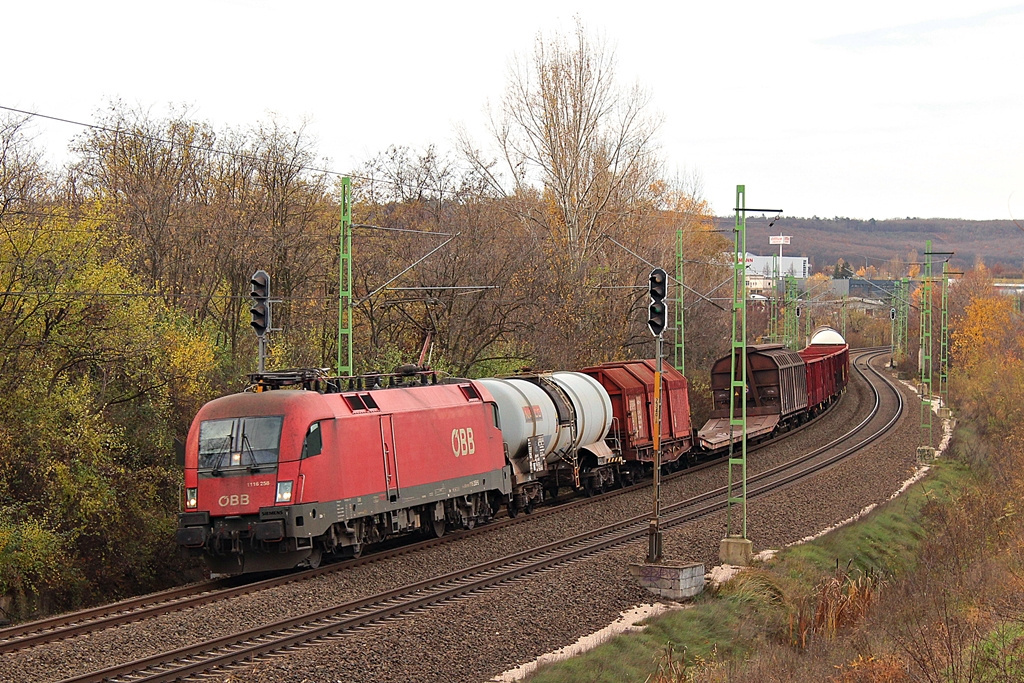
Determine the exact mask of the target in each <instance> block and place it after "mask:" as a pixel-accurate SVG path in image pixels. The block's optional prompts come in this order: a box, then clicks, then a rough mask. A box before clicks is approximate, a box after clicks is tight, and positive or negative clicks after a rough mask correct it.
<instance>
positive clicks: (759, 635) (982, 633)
mask: <svg viewBox="0 0 1024 683" xmlns="http://www.w3.org/2000/svg"><path fill="white" fill-rule="evenodd" d="M999 446H1000V448H998V449H996V448H988V447H986V444H985V443H984V441H983V440H982V439H981V438H980V437H979V436H978V435H977V434H975V433H974V432H972V431H970V430H967V429H963V428H961V429H959V430H958V431H957V433H956V435H955V437H954V440H953V443H952V446H951V448H950V450H949V454H948V458H947V459H944V460H940V461H938V462H937V463H936V464H935V467H934V468H933V469H932V471H931V472H930V473H929V475H928V476H927V477H926V478H925V479H923V480H921V481H919V482H917V483H916V484H914V485H913V486H912V487H911V488H910V489H909V490H908V491H907V492H906V493H905V494H903V495H901V496H900V497H898V498H896V499H894V500H892V501H890V502H889V503H888V504H886V505H884V506H882V507H880V508H878V509H876V510H874V511H872V513H871V514H869V515H868V516H866V517H864V518H863V519H862V520H860V521H858V522H856V523H854V524H851V525H849V526H847V527H844V528H842V529H839V530H837V531H834V532H832V533H830V534H827V535H825V536H823V537H821V538H819V539H817V540H815V541H812V542H810V543H806V544H803V545H799V546H793V547H790V548H787V549H785V550H784V551H782V552H781V553H779V555H778V556H776V558H775V559H773V560H772V561H770V562H767V563H763V564H759V565H758V566H756V567H754V568H752V569H751V570H748V571H746V572H743V573H741V574H740V575H738V576H737V577H736V578H734V579H733V580H731V581H729V582H727V583H726V584H724V585H723V586H722V587H721V588H720V589H718V590H717V591H714V592H710V591H709V592H707V593H705V594H704V595H703V596H701V597H699V598H698V599H697V601H696V602H695V604H694V605H693V606H692V608H691V609H686V610H681V611H677V612H673V613H671V614H668V615H665V616H663V617H660V618H657V619H655V620H653V621H652V622H651V624H650V625H649V627H648V628H647V629H646V631H644V632H643V633H640V634H630V635H623V636H619V637H617V638H615V639H613V640H612V641H610V642H608V643H607V644H605V645H603V646H601V647H599V648H597V649H595V650H593V651H591V652H590V653H587V654H586V655H583V656H581V657H578V658H575V659H572V660H568V661H565V662H561V663H558V664H555V665H550V666H547V667H544V668H542V669H541V670H540V671H539V672H538V673H537V674H535V675H534V676H533V677H531V678H530V679H529V680H530V681H531V682H532V683H553V682H563V681H615V682H621V681H658V682H668V681H671V682H675V681H737V682H740V681H742V682H746V681H836V682H841V683H852V682H859V681H889V682H895V681H911V680H927V681H1013V680H1020V681H1024V590H1022V588H1024V571H1022V560H1024V531H1022V529H1021V527H1020V524H1019V523H1018V519H1017V517H1016V507H1015V506H1016V503H1015V501H1016V500H1019V499H1020V490H1021V485H1020V478H1019V476H1018V472H1019V471H1020V468H1019V467H1015V465H1016V463H1017V462H1020V460H1021V458H1020V457H1019V454H1017V453H1015V452H1013V449H1011V448H1010V447H1009V444H999Z"/></svg>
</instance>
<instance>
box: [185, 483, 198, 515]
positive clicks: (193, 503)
mask: <svg viewBox="0 0 1024 683" xmlns="http://www.w3.org/2000/svg"><path fill="white" fill-rule="evenodd" d="M198 498H199V489H196V488H188V489H185V508H186V509H188V510H195V509H196V507H198V506H199V500H198Z"/></svg>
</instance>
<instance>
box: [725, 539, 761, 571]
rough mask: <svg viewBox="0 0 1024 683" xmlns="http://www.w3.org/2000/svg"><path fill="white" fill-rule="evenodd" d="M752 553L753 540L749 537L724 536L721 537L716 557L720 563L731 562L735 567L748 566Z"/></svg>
mask: <svg viewBox="0 0 1024 683" xmlns="http://www.w3.org/2000/svg"><path fill="white" fill-rule="evenodd" d="M753 555H754V542H753V541H751V540H750V539H749V538H740V537H739V536H726V537H725V538H723V539H722V545H721V546H720V547H719V550H718V558H719V559H720V560H721V561H722V564H731V565H733V566H736V567H749V566H750V560H751V558H752V557H753Z"/></svg>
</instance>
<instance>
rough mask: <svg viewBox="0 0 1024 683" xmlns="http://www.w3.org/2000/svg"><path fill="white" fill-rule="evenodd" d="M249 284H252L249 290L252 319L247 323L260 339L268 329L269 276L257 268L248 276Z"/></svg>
mask: <svg viewBox="0 0 1024 683" xmlns="http://www.w3.org/2000/svg"><path fill="white" fill-rule="evenodd" d="M249 284H250V285H251V286H252V288H251V290H250V292H249V296H251V297H252V306H250V307H249V313H251V314H252V321H251V322H250V323H249V324H250V325H252V329H253V330H254V331H255V332H256V336H257V337H260V338H261V339H262V338H263V337H265V336H266V334H267V331H268V330H270V276H269V275H267V271H265V270H257V271H256V272H255V273H253V274H252V277H251V278H249Z"/></svg>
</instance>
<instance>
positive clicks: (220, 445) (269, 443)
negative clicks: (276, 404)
mask: <svg viewBox="0 0 1024 683" xmlns="http://www.w3.org/2000/svg"><path fill="white" fill-rule="evenodd" d="M283 422H284V417H283V416H279V415H278V416H274V417H236V418H230V419H227V420H204V421H203V422H202V423H201V424H200V425H199V469H200V470H213V471H214V472H215V473H216V472H219V471H221V470H223V469H225V468H231V467H239V468H244V469H249V468H262V467H267V466H270V465H276V464H277V453H278V449H279V447H280V444H281V425H282V423H283Z"/></svg>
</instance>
